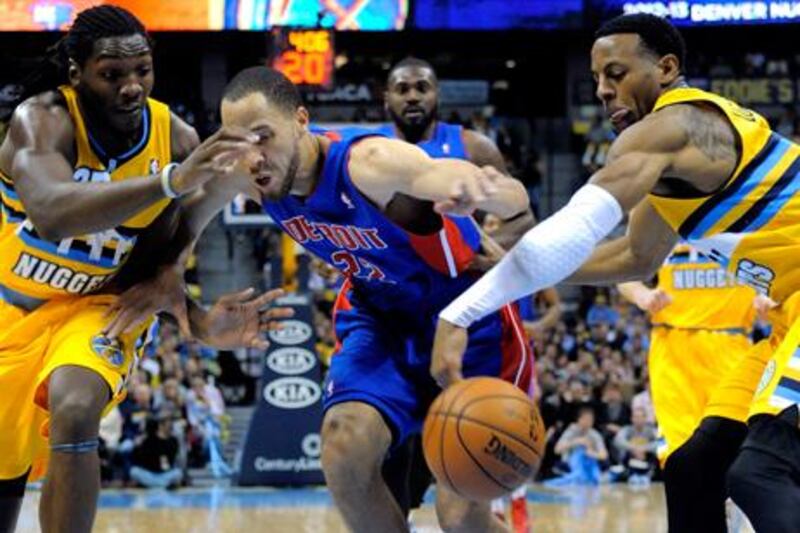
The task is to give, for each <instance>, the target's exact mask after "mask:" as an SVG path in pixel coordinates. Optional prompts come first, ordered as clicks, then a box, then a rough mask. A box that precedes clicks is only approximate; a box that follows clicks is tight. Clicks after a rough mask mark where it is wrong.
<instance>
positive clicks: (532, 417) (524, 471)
mask: <svg viewBox="0 0 800 533" xmlns="http://www.w3.org/2000/svg"><path fill="white" fill-rule="evenodd" d="M544 437H545V436H544V424H543V423H542V418H541V416H540V415H539V410H538V409H537V408H536V405H534V403H533V402H532V401H531V399H530V398H528V396H527V395H526V394H525V393H524V392H523V391H521V390H520V389H518V388H517V387H515V386H514V385H512V384H511V383H508V382H506V381H503V380H500V379H497V378H488V377H479V378H472V379H466V380H464V381H461V382H459V383H457V384H456V385H453V386H451V387H449V388H448V389H447V390H445V391H444V392H442V393H441V394H440V395H439V396H438V397H437V398H436V400H435V401H434V402H433V404H431V407H430V409H429V410H428V416H427V417H426V418H425V425H424V426H423V428H422V443H423V447H424V449H425V460H426V461H427V463H428V467H429V468H430V469H431V472H433V474H434V476H436V479H437V481H438V482H439V483H441V484H443V485H444V486H446V487H448V488H449V489H451V490H453V491H454V492H456V493H458V494H460V495H462V496H464V497H466V498H468V499H470V500H475V501H488V500H492V499H494V498H497V497H499V496H503V495H505V494H508V493H510V492H512V491H513V490H514V489H516V488H517V487H519V486H520V485H522V484H523V483H525V482H526V481H528V480H529V479H530V478H531V477H532V476H533V475H534V474H535V473H536V471H537V469H538V468H539V462H540V461H541V459H542V455H543V454H544V444H545V443H544Z"/></svg>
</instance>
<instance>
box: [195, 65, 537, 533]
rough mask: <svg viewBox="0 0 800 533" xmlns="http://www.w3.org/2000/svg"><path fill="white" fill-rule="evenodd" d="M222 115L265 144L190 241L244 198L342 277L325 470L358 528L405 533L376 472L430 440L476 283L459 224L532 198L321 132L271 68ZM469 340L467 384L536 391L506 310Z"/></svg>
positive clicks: (363, 140)
mask: <svg viewBox="0 0 800 533" xmlns="http://www.w3.org/2000/svg"><path fill="white" fill-rule="evenodd" d="M221 112H222V120H223V124H225V125H226V126H228V127H241V128H245V129H247V130H249V131H250V132H254V133H256V134H258V135H259V136H260V137H261V139H262V141H261V143H260V144H259V145H258V150H257V151H256V152H255V153H253V154H252V157H251V158H249V159H248V160H246V161H243V162H242V165H241V167H242V168H241V169H240V172H239V174H240V175H239V176H238V177H240V178H241V179H238V177H237V176H236V175H233V176H228V178H227V179H226V180H219V181H215V182H213V183H209V184H207V185H208V187H206V188H205V191H204V192H205V198H204V200H201V201H200V204H195V206H194V209H193V210H192V211H191V216H190V220H189V226H190V227H192V228H194V230H196V228H197V227H201V226H202V225H204V224H205V223H207V221H208V220H209V219H210V218H211V215H212V214H213V213H215V212H217V211H218V210H219V209H220V208H221V206H222V205H224V204H225V203H226V202H227V201H229V200H230V198H232V197H233V196H234V195H235V194H237V193H239V192H246V193H249V194H250V196H252V197H256V198H258V199H259V200H260V201H262V202H263V205H264V209H265V210H266V212H267V213H269V214H270V215H271V216H272V218H273V219H274V220H275V221H276V223H277V224H278V225H279V226H280V227H281V228H282V229H283V230H284V231H286V232H287V233H288V234H289V235H290V236H292V237H293V238H294V239H296V240H297V241H298V242H300V243H301V244H303V245H304V246H305V247H306V248H308V249H309V250H310V251H311V252H312V253H314V254H315V255H317V256H318V257H320V258H322V259H324V260H325V261H327V262H329V263H330V264H332V265H334V266H336V267H337V268H339V269H340V270H341V271H342V272H343V273H344V274H345V275H346V276H347V278H348V281H347V288H346V289H345V290H344V291H343V293H342V294H341V296H340V298H339V300H338V302H337V306H336V311H335V316H334V320H335V327H336V333H337V337H338V340H339V343H340V346H339V349H338V350H337V353H336V354H335V355H334V356H333V357H332V360H331V369H330V372H329V375H328V380H327V382H326V384H325V387H324V389H325V398H324V400H325V419H324V422H323V428H322V438H323V445H322V464H323V469H324V471H325V476H326V480H327V483H328V486H329V488H330V490H331V493H332V495H333V498H334V501H335V503H336V505H337V506H338V508H339V510H340V511H341V513H342V515H343V517H344V519H345V522H346V523H347V525H348V526H349V527H350V528H351V529H352V530H354V531H364V532H367V531H369V532H372V531H382V532H384V531H386V532H391V531H406V530H407V524H406V520H405V517H404V515H403V513H402V512H401V510H400V508H399V507H398V505H397V503H396V502H395V500H394V499H393V498H392V496H391V494H390V492H389V490H388V488H387V487H386V484H385V483H384V482H383V480H382V478H381V475H380V469H381V464H382V462H383V460H384V458H385V456H386V454H387V452H388V451H389V449H390V448H392V447H393V446H397V445H399V444H400V443H401V442H403V441H404V440H405V439H406V438H407V437H408V436H409V435H413V434H415V433H418V432H419V431H420V429H421V424H422V420H423V418H424V416H425V412H426V410H427V407H428V405H429V404H430V402H431V401H432V400H433V398H434V397H435V396H436V394H437V393H438V392H439V388H438V387H437V385H436V384H435V382H434V381H433V380H432V379H431V377H430V375H429V371H428V369H429V366H430V350H431V343H432V340H433V328H434V326H435V319H436V315H437V313H438V311H439V310H440V309H441V308H442V307H444V306H445V305H446V304H447V303H449V302H450V301H451V300H452V299H453V298H454V297H455V296H457V295H458V294H460V293H461V292H462V291H464V290H465V289H466V288H467V287H469V285H470V284H471V283H472V282H473V280H474V279H475V277H474V276H473V275H471V274H469V273H467V272H466V269H467V268H468V266H469V265H470V262H471V260H472V259H473V258H474V256H475V254H476V253H477V252H478V251H479V246H480V234H479V232H478V230H477V228H476V226H475V224H474V223H473V222H472V221H471V220H470V219H468V218H466V217H462V216H451V215H452V214H469V213H471V212H472V211H473V210H474V209H481V210H484V211H487V212H490V213H494V214H497V215H498V216H500V217H501V218H503V219H508V218H511V217H513V216H515V215H517V214H518V213H521V212H523V211H525V210H526V209H527V208H528V197H527V194H526V193H525V189H524V187H523V186H522V184H521V183H519V182H517V181H515V180H513V179H510V178H508V177H506V176H503V175H502V174H500V173H499V172H497V171H496V170H494V169H493V168H491V167H478V166H476V165H474V164H472V163H469V162H467V161H463V160H457V159H451V158H442V159H432V158H431V157H429V156H428V155H427V154H426V153H425V152H424V151H423V150H421V149H420V148H418V147H415V146H413V145H411V144H408V143H405V142H401V141H399V140H395V139H388V138H386V137H384V136H381V135H376V134H375V133H374V132H365V131H363V130H358V131H345V132H342V133H341V134H338V135H334V134H328V135H316V134H312V133H311V132H310V131H309V129H308V121H309V118H308V112H307V110H306V109H305V108H303V107H302V106H301V101H300V97H299V94H298V92H297V89H296V87H295V86H294V85H293V84H292V83H291V82H290V81H289V80H288V79H287V78H286V77H285V76H283V75H282V74H280V73H278V72H277V71H274V70H271V69H268V68H265V67H254V68H251V69H247V70H244V71H242V72H241V73H239V74H238V75H237V76H236V77H235V78H234V79H233V80H232V81H231V83H230V84H229V85H228V87H227V88H226V90H225V95H224V98H223V101H222V106H221ZM253 174H255V179H253ZM444 212H447V213H449V214H448V215H441V214H439V213H444ZM472 332H473V337H472V344H471V345H470V350H469V352H470V353H469V354H468V355H467V357H466V358H465V367H464V368H465V374H466V375H495V376H500V377H502V378H504V379H507V380H508V381H511V382H513V383H517V384H521V385H523V386H525V387H526V386H527V383H528V382H529V380H530V373H531V365H532V361H531V353H530V350H529V347H528V346H527V344H526V342H525V337H524V333H523V330H522V326H521V323H520V321H519V319H518V316H517V315H516V313H515V312H514V311H513V310H512V308H511V307H506V308H504V309H503V310H501V311H499V312H498V313H495V314H493V315H492V316H489V317H487V318H486V319H485V320H484V321H481V322H480V323H479V324H476V325H475V327H474V329H473V330H472ZM437 513H438V516H439V520H440V522H441V524H442V526H443V527H444V528H445V529H448V530H451V529H459V528H464V527H469V528H472V529H475V530H480V531H504V530H505V529H504V525H503V524H501V523H500V522H499V521H498V520H496V519H494V518H493V517H492V515H491V512H490V509H489V506H488V504H485V503H475V502H469V501H467V500H464V499H463V498H461V497H459V496H458V495H456V494H454V493H452V492H450V491H447V490H444V489H440V490H439V491H438V493H437Z"/></svg>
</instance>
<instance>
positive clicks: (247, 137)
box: [206, 126, 261, 144]
mask: <svg viewBox="0 0 800 533" xmlns="http://www.w3.org/2000/svg"><path fill="white" fill-rule="evenodd" d="M219 140H232V141H245V142H248V143H251V144H252V143H257V142H259V141H260V140H261V138H260V137H259V136H258V134H256V133H253V132H252V131H250V130H247V129H245V128H242V127H240V126H223V127H221V128H220V129H218V130H217V131H216V132H214V134H213V135H212V136H211V137H209V138H208V139H206V142H207V143H208V144H212V143H215V142H217V141H219Z"/></svg>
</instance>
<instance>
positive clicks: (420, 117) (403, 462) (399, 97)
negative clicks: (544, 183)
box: [380, 57, 558, 532]
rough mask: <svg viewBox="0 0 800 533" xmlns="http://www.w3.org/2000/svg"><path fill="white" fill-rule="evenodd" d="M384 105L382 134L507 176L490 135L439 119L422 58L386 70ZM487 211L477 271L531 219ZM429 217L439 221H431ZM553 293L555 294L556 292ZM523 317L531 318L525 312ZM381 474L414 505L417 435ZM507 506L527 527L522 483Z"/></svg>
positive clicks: (417, 500)
mask: <svg viewBox="0 0 800 533" xmlns="http://www.w3.org/2000/svg"><path fill="white" fill-rule="evenodd" d="M384 105H385V108H386V112H387V114H388V115H389V118H390V120H391V122H388V123H387V124H385V125H384V126H383V127H382V128H381V129H380V132H381V133H382V134H384V135H386V136H387V137H393V138H397V139H401V140H404V141H406V142H409V143H412V144H416V145H417V146H419V147H420V148H422V149H423V150H424V151H425V152H426V153H427V154H428V155H429V156H430V157H434V158H442V157H446V158H458V159H465V160H467V161H470V162H472V163H474V164H475V165H478V166H485V165H488V166H491V167H494V168H495V169H496V170H497V171H499V172H502V173H503V174H506V175H508V170H507V168H506V164H505V161H504V159H503V155H502V154H501V153H500V150H498V148H497V146H496V145H495V143H494V142H493V141H492V140H491V139H489V138H488V137H486V136H485V135H483V134H481V133H478V132H476V131H473V130H468V129H465V128H463V127H462V126H461V125H460V124H449V123H446V122H443V121H441V120H439V119H438V112H439V81H438V77H437V75H436V72H435V70H434V68H433V66H432V65H431V64H430V63H428V62H427V61H425V60H423V59H418V58H415V57H407V58H405V59H403V60H401V61H399V62H398V63H397V64H395V65H394V66H393V67H392V68H391V69H390V70H389V75H388V77H387V80H386V92H385V94H384ZM395 201H396V202H397V201H401V202H416V200H414V199H408V198H398V199H396V200H395ZM487 216H488V217H489V218H491V219H493V220H494V221H495V222H496V223H495V224H494V227H495V229H494V230H493V231H492V232H491V233H492V235H491V238H489V237H487V235H486V234H482V242H481V244H482V247H483V252H484V254H482V255H481V256H478V257H477V258H476V260H475V262H474V264H473V265H472V266H473V267H474V268H475V269H476V270H478V269H481V265H482V264H485V263H486V262H487V259H488V262H489V263H491V262H492V260H491V259H490V257H492V256H494V258H495V259H498V258H499V256H501V255H502V254H503V253H504V250H503V249H502V248H500V247H499V246H498V244H497V243H501V244H502V245H504V246H509V245H511V244H513V243H514V242H516V240H517V239H518V238H519V237H520V236H521V235H522V234H523V233H524V232H525V231H526V230H528V229H529V228H531V227H533V225H534V223H535V220H534V217H533V213H532V211H531V210H530V209H528V210H526V211H523V212H520V213H519V214H518V215H515V216H514V217H511V218H509V219H506V220H501V219H500V218H498V217H495V216H494V215H487ZM430 222H431V223H433V224H437V223H438V221H436V220H431V221H430ZM423 229H424V231H426V232H430V231H435V228H434V227H427V228H423ZM493 241H496V242H493ZM546 292H547V294H548V296H551V295H552V293H555V290H554V289H548V290H547V291H546ZM555 298H558V295H557V294H555ZM528 300H530V299H528ZM526 303H530V302H526ZM531 307H532V306H531V305H527V306H526V309H528V310H531V309H530V308H531ZM521 309H522V308H520V311H521ZM522 318H523V320H532V318H531V317H529V316H522ZM531 323H532V322H531ZM526 325H528V322H526ZM526 329H527V328H526ZM383 475H384V479H385V480H386V483H387V485H388V486H389V488H390V490H391V491H392V493H393V494H394V496H395V498H397V500H398V503H399V504H400V506H401V507H402V508H403V509H404V510H409V511H410V510H413V509H415V508H417V507H419V505H420V504H421V502H422V498H423V496H424V494H425V491H426V490H427V488H428V486H429V485H430V483H431V481H432V477H431V474H430V472H429V470H428V468H427V465H426V464H425V459H424V457H423V455H422V444H421V439H420V438H419V436H414V437H412V438H410V439H408V442H406V443H405V445H404V446H403V447H402V448H401V449H400V450H397V451H396V452H395V453H392V454H391V455H390V456H389V458H388V459H387V460H386V462H385V463H384V468H383ZM504 507H505V506H504V505H503V502H502V501H501V500H498V501H496V502H495V503H494V504H493V509H494V511H495V513H496V514H498V515H500V516H502V515H504ZM511 510H512V512H511V518H512V525H513V527H514V529H515V531H518V532H522V531H526V530H527V529H528V527H529V520H528V514H527V506H526V502H525V487H521V488H520V489H519V490H517V491H516V492H515V493H514V496H513V498H512V504H511Z"/></svg>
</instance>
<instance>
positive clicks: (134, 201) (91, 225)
mask: <svg viewBox="0 0 800 533" xmlns="http://www.w3.org/2000/svg"><path fill="white" fill-rule="evenodd" d="M37 189H38V190H37V191H35V192H34V191H32V192H31V193H30V194H28V195H27V198H25V197H23V204H24V205H25V210H26V212H27V214H28V216H29V217H30V220H31V222H32V223H33V225H34V227H35V228H36V231H37V232H39V234H40V235H41V236H42V237H44V238H45V239H48V240H52V241H57V240H61V239H64V238H67V237H76V236H79V235H86V234H88V233H95V232H99V231H103V230H107V229H111V228H114V227H116V226H119V225H120V224H122V223H124V222H125V221H126V220H128V219H129V218H131V217H133V216H135V215H136V214H138V213H140V212H141V211H143V210H144V209H146V208H148V207H150V206H152V205H153V204H155V203H156V202H158V201H160V200H163V199H164V198H165V197H166V196H165V195H164V191H163V189H162V187H161V182H160V180H159V179H158V177H157V176H148V177H140V178H131V179H126V180H122V181H114V182H109V183H77V182H58V183H52V184H50V185H49V186H48V187H38V188H37Z"/></svg>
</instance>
